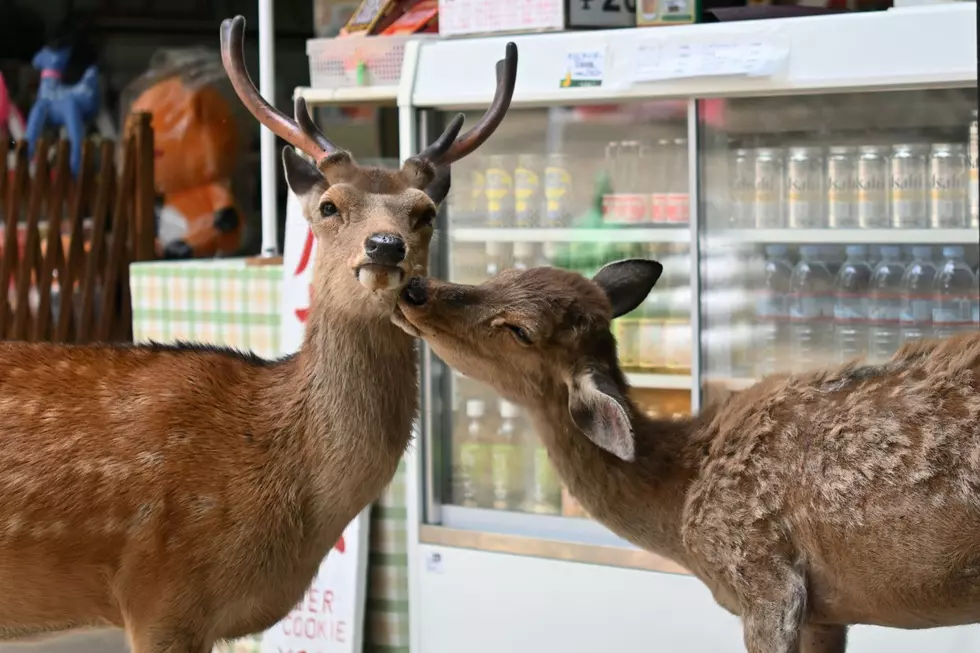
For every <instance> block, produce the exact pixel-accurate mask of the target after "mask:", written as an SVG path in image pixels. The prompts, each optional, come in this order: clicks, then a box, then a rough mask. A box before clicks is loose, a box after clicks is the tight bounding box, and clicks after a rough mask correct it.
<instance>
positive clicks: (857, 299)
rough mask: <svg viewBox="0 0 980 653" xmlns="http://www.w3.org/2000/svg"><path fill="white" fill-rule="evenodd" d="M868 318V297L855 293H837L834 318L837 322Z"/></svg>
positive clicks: (862, 320)
mask: <svg viewBox="0 0 980 653" xmlns="http://www.w3.org/2000/svg"><path fill="white" fill-rule="evenodd" d="M867 319H868V298H867V297H866V296H864V295H857V294H853V293H837V302H836V303H835V304H834V320H836V321H837V322H864V321H865V320H867Z"/></svg>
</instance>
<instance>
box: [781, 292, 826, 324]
mask: <svg viewBox="0 0 980 653" xmlns="http://www.w3.org/2000/svg"><path fill="white" fill-rule="evenodd" d="M832 303H833V296H828V295H824V294H823V293H802V292H797V293H793V294H792V295H790V296H789V318H790V320H793V321H794V322H810V321H814V320H820V319H822V318H825V317H830V316H831V315H834V308H833V307H832Z"/></svg>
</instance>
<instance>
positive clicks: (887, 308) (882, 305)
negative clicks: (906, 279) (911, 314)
mask: <svg viewBox="0 0 980 653" xmlns="http://www.w3.org/2000/svg"><path fill="white" fill-rule="evenodd" d="M868 319H870V320H871V321H872V322H873V323H875V324H881V325H887V324H890V323H891V324H897V323H898V322H899V321H900V320H901V319H902V298H901V297H900V296H899V295H892V294H887V295H886V294H881V293H876V294H874V295H872V297H871V301H870V302H869V306H868Z"/></svg>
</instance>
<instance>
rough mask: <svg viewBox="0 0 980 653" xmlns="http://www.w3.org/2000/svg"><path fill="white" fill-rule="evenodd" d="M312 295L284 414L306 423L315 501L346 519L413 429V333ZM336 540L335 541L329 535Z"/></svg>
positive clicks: (390, 469) (330, 516)
mask: <svg viewBox="0 0 980 653" xmlns="http://www.w3.org/2000/svg"><path fill="white" fill-rule="evenodd" d="M331 309H332V307H331V305H330V302H328V301H321V302H316V301H314V304H313V306H312V307H311V311H310V315H309V319H308V321H307V326H306V334H305V337H304V341H303V345H302V347H301V349H300V351H299V352H298V353H297V354H296V356H295V357H294V358H293V360H292V363H291V364H292V366H293V369H292V374H291V378H290V379H288V380H287V381H286V383H284V387H283V388H282V390H281V391H280V394H279V397H280V398H281V400H282V404H281V407H280V413H279V414H280V416H281V419H282V420H283V421H285V422H287V423H292V424H297V425H298V426H299V427H300V428H299V431H300V433H299V434H298V435H299V438H298V439H299V440H300V441H301V443H302V447H303V452H302V457H303V458H304V459H305V460H307V461H308V463H309V467H311V468H312V469H311V472H310V473H311V475H312V476H311V484H312V485H313V497H314V500H315V503H316V504H317V505H318V506H319V507H320V508H322V509H325V510H326V513H325V517H326V519H327V521H328V522H330V523H332V522H333V521H335V520H336V521H340V522H343V523H344V524H345V525H346V523H347V521H349V519H350V518H353V516H354V515H356V514H357V512H358V511H360V510H361V509H363V508H364V507H365V506H366V505H367V504H368V503H370V502H371V501H373V500H374V499H375V498H376V497H377V496H378V494H379V493H380V492H381V491H382V489H383V488H384V487H385V486H386V485H387V484H388V483H389V482H390V481H391V478H392V476H393V475H394V473H395V471H396V469H397V467H398V462H399V460H400V459H401V456H402V454H403V453H404V451H405V448H406V447H407V445H408V443H409V441H410V439H411V435H412V423H413V420H414V417H415V411H416V409H417V404H418V390H417V388H418V381H417V377H418V373H417V363H416V355H415V346H414V341H413V339H412V338H410V337H409V336H407V335H406V334H405V333H403V332H402V331H401V330H400V329H398V328H397V327H395V326H394V325H392V324H391V323H390V322H389V321H388V320H387V319H384V318H379V317H374V316H370V317H360V318H359V317H356V316H354V317H352V316H351V315H349V314H344V313H340V312H338V311H336V310H331ZM331 544H332V543H331Z"/></svg>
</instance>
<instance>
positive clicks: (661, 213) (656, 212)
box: [650, 193, 667, 224]
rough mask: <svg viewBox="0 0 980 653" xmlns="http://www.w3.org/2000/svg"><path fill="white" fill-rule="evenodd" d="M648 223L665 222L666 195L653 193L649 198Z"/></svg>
mask: <svg viewBox="0 0 980 653" xmlns="http://www.w3.org/2000/svg"><path fill="white" fill-rule="evenodd" d="M650 222H652V223H654V224H663V223H665V222H667V193H654V194H652V195H651V196H650Z"/></svg>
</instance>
